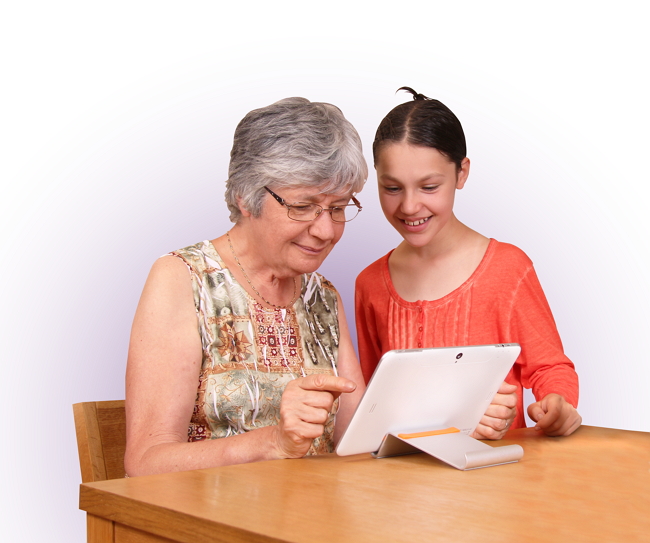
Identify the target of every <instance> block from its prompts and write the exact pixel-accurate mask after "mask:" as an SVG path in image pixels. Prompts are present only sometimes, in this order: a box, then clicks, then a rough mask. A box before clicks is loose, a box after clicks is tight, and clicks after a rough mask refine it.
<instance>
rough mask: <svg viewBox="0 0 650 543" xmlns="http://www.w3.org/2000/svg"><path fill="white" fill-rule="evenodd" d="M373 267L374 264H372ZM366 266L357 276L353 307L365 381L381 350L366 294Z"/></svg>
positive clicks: (371, 309)
mask: <svg viewBox="0 0 650 543" xmlns="http://www.w3.org/2000/svg"><path fill="white" fill-rule="evenodd" d="M373 268H374V265H373ZM369 273H370V271H369V269H368V268H366V270H364V271H362V272H361V274H359V276H358V277H357V280H356V282H355V289H354V307H355V318H356V327H357V345H358V347H359V362H360V365H361V372H362V373H363V379H364V381H365V383H368V381H370V378H371V377H372V374H373V372H374V371H375V368H376V367H377V364H379V359H380V358H381V355H382V352H381V347H380V343H379V337H378V332H377V323H376V315H375V313H374V310H373V308H372V306H371V302H370V300H369V299H368V298H369V297H368V296H367V292H366V291H367V289H368V288H369V284H370V283H372V279H369V277H368V275H369Z"/></svg>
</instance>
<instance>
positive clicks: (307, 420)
mask: <svg viewBox="0 0 650 543" xmlns="http://www.w3.org/2000/svg"><path fill="white" fill-rule="evenodd" d="M355 388H357V385H356V384H355V383H354V382H353V381H350V380H349V379H346V378H345V377H336V376H334V375H323V374H318V375H308V376H307V377H300V378H298V379H295V380H293V381H291V382H290V383H289V384H288V385H287V387H286V388H285V389H284V393H283V394H282V401H281V403H280V423H279V424H278V426H277V433H276V436H277V441H276V447H277V450H278V454H279V455H280V457H281V458H301V457H303V456H304V455H305V454H306V453H307V451H308V450H309V447H310V445H311V442H312V441H313V440H314V439H315V438H317V437H319V436H321V435H322V434H323V431H324V430H325V423H326V422H327V417H328V416H329V412H330V410H331V409H332V404H333V403H334V400H335V399H336V398H338V397H339V395H340V394H341V393H342V392H353V391H354V389H355Z"/></svg>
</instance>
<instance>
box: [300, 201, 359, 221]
mask: <svg viewBox="0 0 650 543" xmlns="http://www.w3.org/2000/svg"><path fill="white" fill-rule="evenodd" d="M322 211H324V209H323V207H321V206H319V205H316V204H292V205H291V206H290V207H289V218H290V219H294V220H297V221H312V220H314V219H315V218H316V217H318V216H319V215H320V214H321V212H322ZM327 212H328V213H331V215H332V220H333V221H334V222H347V221H351V220H352V219H354V218H355V217H356V216H357V215H358V214H359V208H358V207H357V206H356V205H353V204H352V205H347V206H338V207H334V208H329V209H327Z"/></svg>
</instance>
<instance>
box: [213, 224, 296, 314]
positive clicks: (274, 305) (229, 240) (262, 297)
mask: <svg viewBox="0 0 650 543" xmlns="http://www.w3.org/2000/svg"><path fill="white" fill-rule="evenodd" d="M226 237H227V238H228V245H230V252H231V253H232V256H233V258H234V259H235V262H237V265H238V266H239V269H240V270H241V272H242V273H243V274H244V278H245V279H246V281H248V284H249V285H250V287H251V288H252V289H253V292H255V294H257V295H258V296H259V297H260V298H261V299H262V301H264V302H266V303H267V304H268V305H270V306H273V307H275V308H276V309H288V308H290V307H291V306H292V305H293V304H294V303H296V300H297V299H298V296H297V295H296V291H297V290H298V289H297V287H296V278H295V277H294V278H293V295H292V296H291V302H290V303H289V304H287V305H276V304H274V303H273V302H269V301H268V300H267V299H266V298H265V297H264V296H262V295H261V294H260V292H259V290H257V289H256V288H255V285H253V283H251V280H250V279H249V278H248V275H247V274H246V272H245V271H244V267H243V266H242V265H241V262H240V261H239V258H237V255H236V254H235V250H234V249H233V248H232V241H231V239H230V231H228V232H226Z"/></svg>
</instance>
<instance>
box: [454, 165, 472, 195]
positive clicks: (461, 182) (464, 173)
mask: <svg viewBox="0 0 650 543" xmlns="http://www.w3.org/2000/svg"><path fill="white" fill-rule="evenodd" d="M468 176H469V158H467V157H465V158H464V159H463V161H462V162H461V163H460V169H459V170H458V179H457V180H456V188H457V189H458V190H460V189H462V188H463V187H464V186H465V181H467V177H468Z"/></svg>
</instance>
